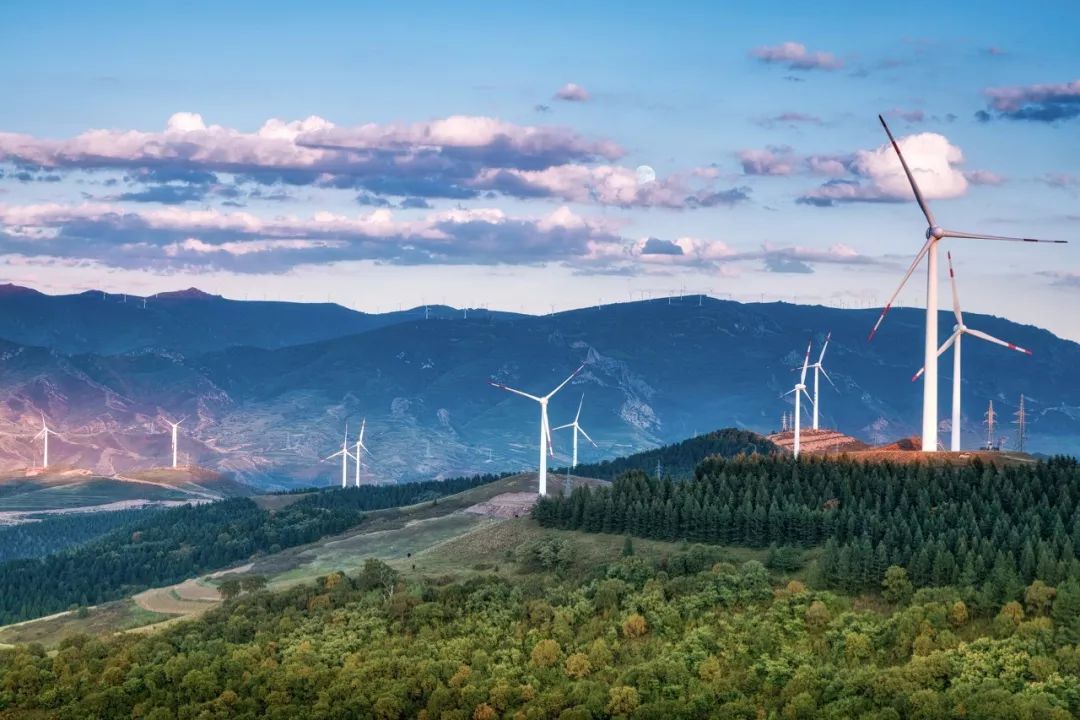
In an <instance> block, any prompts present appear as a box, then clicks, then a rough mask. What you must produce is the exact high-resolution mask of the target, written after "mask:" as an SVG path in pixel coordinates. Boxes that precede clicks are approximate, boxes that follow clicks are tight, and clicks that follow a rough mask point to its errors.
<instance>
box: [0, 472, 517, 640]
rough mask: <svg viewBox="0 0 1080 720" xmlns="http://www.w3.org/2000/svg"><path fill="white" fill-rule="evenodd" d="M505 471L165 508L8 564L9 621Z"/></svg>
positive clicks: (299, 537)
mask: <svg viewBox="0 0 1080 720" xmlns="http://www.w3.org/2000/svg"><path fill="white" fill-rule="evenodd" d="M497 479H498V476H494V475H477V476H474V477H471V478H458V479H454V480H448V481H432V482H427V483H414V484H411V485H401V486H390V487H375V486H365V487H359V488H349V489H346V490H330V491H323V492H319V493H313V494H310V495H305V496H303V497H302V498H301V499H299V500H297V501H296V502H294V503H292V504H290V505H287V506H285V507H282V508H280V509H278V510H275V511H268V510H264V509H262V508H261V507H259V505H258V504H257V503H256V502H255V501H253V500H251V499H249V498H231V499H228V500H223V501H221V502H216V503H207V504H203V505H195V506H190V505H187V506H183V507H180V508H174V509H170V510H162V511H159V512H156V513H154V514H152V515H150V516H149V517H146V518H145V519H143V520H141V521H139V522H136V523H133V524H130V525H128V526H126V527H124V528H123V529H122V530H118V531H115V532H113V533H110V534H109V535H106V536H105V537H103V538H101V539H99V540H97V541H94V542H91V543H88V544H86V545H82V546H81V547H77V548H75V549H71V550H67V551H65V552H60V553H57V554H53V555H50V556H48V557H45V558H43V559H30V560H13V561H9V562H5V563H2V564H0V587H2V588H3V592H2V593H0V622H5V623H6V622H15V621H19V620H25V619H28V618H33V617H40V616H42V615H48V614H50V613H54V612H58V611H61V610H66V609H68V608H69V607H71V606H72V605H84V606H85V605H92V604H97V603H100V602H104V601H107V600H115V599H117V598H120V597H124V596H126V595H130V594H132V593H133V592H137V591H138V590H142V589H144V588H147V587H153V586H156V585H168V584H171V583H176V582H179V581H181V580H184V579H186V578H189V577H192V576H194V575H199V574H202V573H205V572H208V571H210V570H216V569H219V568H222V567H225V566H227V565H229V564H232V563H236V562H238V561H242V560H246V559H249V558H251V557H253V556H254V555H256V554H259V553H276V552H279V551H281V550H282V549H284V548H290V547H295V546H297V545H303V544H305V543H310V542H313V541H315V540H318V539H319V538H322V537H325V536H327V535H334V534H336V533H340V532H342V531H344V530H346V529H348V528H351V527H354V526H356V525H358V524H359V523H360V522H361V521H362V520H363V517H364V515H363V513H364V512H366V511H369V510H378V509H381V508H389V507H395V506H399V505H408V504H412V503H416V502H423V501H426V500H431V499H434V498H437V497H440V496H442V495H448V494H452V493H457V492H460V491H462V490H465V489H467V488H469V487H475V486H477V485H482V484H485V483H489V482H493V481H495V480H497Z"/></svg>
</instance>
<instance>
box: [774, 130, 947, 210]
mask: <svg viewBox="0 0 1080 720" xmlns="http://www.w3.org/2000/svg"><path fill="white" fill-rule="evenodd" d="M897 143H898V144H899V145H900V149H901V150H902V151H903V153H904V157H905V158H907V162H908V165H909V166H910V167H911V171H912V173H913V174H914V175H915V180H916V182H918V183H919V187H920V189H921V190H922V192H923V195H924V196H925V197H926V198H928V199H931V200H933V199H944V198H955V197H960V196H962V195H964V194H965V193H966V192H967V189H968V185H969V181H968V178H967V177H965V174H964V172H963V171H962V170H961V169H960V167H959V166H960V165H962V164H963V162H964V155H963V153H962V152H961V150H960V148H958V147H956V146H955V145H953V144H952V143H950V142H949V140H948V138H946V137H945V136H944V135H939V134H937V133H919V134H916V135H908V136H906V137H903V138H900V139H899V140H898V141H897ZM845 167H846V169H847V170H848V172H849V173H850V175H851V176H850V177H837V178H834V179H832V180H829V181H828V182H826V183H824V184H823V185H821V186H819V187H817V188H814V189H813V190H810V191H808V192H806V193H804V194H803V195H802V196H800V197H799V198H798V199H797V200H796V202H798V203H800V204H804V205H813V206H817V207H829V206H832V205H835V204H837V203H848V202H899V201H906V200H910V199H911V198H912V193H911V186H910V185H909V184H908V181H907V178H906V176H905V175H904V170H903V167H902V166H901V165H900V160H899V159H898V158H897V157H896V153H895V151H894V150H893V148H892V146H891V145H881V146H880V147H878V148H877V149H875V150H859V151H857V152H856V153H855V154H854V155H853V156H852V157H851V159H850V160H849V161H848V162H847V164H846V165H845Z"/></svg>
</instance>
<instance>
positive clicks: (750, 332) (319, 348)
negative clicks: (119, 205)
mask: <svg viewBox="0 0 1080 720" xmlns="http://www.w3.org/2000/svg"><path fill="white" fill-rule="evenodd" d="M877 313H878V311H877V310H873V309H865V310H851V309H837V308H828V307H821V306H805V305H792V304H787V303H748V304H743V303H738V302H733V301H725V300H717V299H713V298H707V297H706V298H699V297H698V296H693V297H692V298H691V297H687V298H667V299H662V300H650V301H642V302H630V303H620V304H613V305H602V306H598V307H591V308H586V309H580V310H573V311H569V312H562V313H556V314H552V315H545V316H529V315H519V314H512V313H492V312H487V311H469V312H468V317H467V319H466V317H465V315H466V313H465V312H464V311H461V310H456V309H453V308H445V307H439V308H430V309H429V310H428V312H427V313H425V310H424V308H423V307H421V308H414V309H411V310H403V311H398V312H393V313H385V314H364V313H358V312H355V311H352V310H349V309H347V308H344V307H341V306H337V305H329V304H304V303H288V302H262V301H236V300H226V299H224V298H220V297H217V296H211V295H207V294H205V293H201V292H199V291H196V290H188V291H183V292H180V293H164V294H161V295H158V296H155V297H152V298H147V302H146V307H145V308H143V303H142V299H141V298H138V299H136V298H133V297H132V296H127V297H126V298H125V297H124V296H118V295H108V294H106V295H104V299H103V295H102V293H100V292H96V291H92V292H86V293H81V294H78V295H68V296H48V295H43V294H41V293H37V292H36V291H33V290H29V289H25V288H18V287H15V286H5V287H4V288H3V290H2V291H0V338H3V339H2V340H0V469H6V470H13V469H16V468H20V467H25V466H28V465H33V464H35V463H40V459H39V458H40V443H39V442H33V441H32V440H31V438H32V437H33V435H34V434H35V433H36V432H37V431H38V429H39V428H40V424H41V419H40V415H41V414H42V413H43V414H44V415H45V416H46V417H47V418H48V420H49V422H50V425H51V427H52V428H53V429H54V430H56V431H57V432H58V433H59V436H57V437H54V438H52V439H51V440H50V460H51V461H52V463H53V464H60V465H66V466H73V467H80V468H84V469H89V470H93V471H94V472H97V473H118V472H126V471H129V470H132V469H137V468H145V467H149V466H155V465H157V466H160V465H162V464H164V463H165V461H166V460H167V459H168V458H169V453H170V449H169V448H170V438H169V434H168V433H167V432H166V429H167V428H166V426H165V425H164V423H163V420H164V419H165V418H166V417H169V418H173V419H175V418H181V417H186V418H187V419H186V420H185V421H184V423H183V425H182V426H181V433H182V434H181V437H180V453H181V461H182V462H184V461H186V462H190V463H192V464H198V465H201V466H205V467H208V468H212V469H214V470H218V471H223V472H232V473H234V474H235V475H236V476H237V477H238V479H240V480H243V481H245V482H248V483H251V484H255V485H259V486H263V487H288V486H293V485H300V484H310V483H313V482H314V483H325V484H331V483H335V482H339V480H340V466H339V465H335V464H333V463H326V462H323V461H322V459H323V458H324V457H326V456H327V455H329V454H330V453H332V452H334V451H335V450H336V449H338V448H340V446H341V442H342V436H343V433H344V431H345V426H346V423H348V424H349V433H350V437H355V432H356V430H357V428H358V426H359V424H360V422H361V420H363V419H366V427H367V429H366V434H365V444H366V445H367V446H368V447H369V448H370V449H371V455H370V457H369V458H367V460H366V463H367V465H366V467H365V468H363V473H364V479H365V480H366V481H371V480H372V479H374V480H377V481H380V482H400V481H408V480H414V479H422V478H432V477H450V476H457V475H462V474H466V473H473V472H486V471H491V470H511V469H513V470H516V469H524V468H531V467H535V463H536V452H537V450H536V439H535V436H536V429H537V422H538V415H539V413H538V410H537V407H536V405H535V404H534V403H532V402H530V401H529V400H527V399H525V398H521V397H518V396H514V395H511V394H509V393H506V392H504V391H500V390H498V389H495V388H492V387H490V386H489V385H488V381H490V380H494V381H497V382H501V383H505V384H507V385H510V386H512V387H515V388H520V389H522V390H524V391H526V392H530V393H534V394H540V393H546V392H548V391H550V390H551V389H552V388H554V387H555V386H556V385H557V384H558V383H559V382H561V381H562V380H563V379H564V378H565V377H566V376H567V375H569V374H570V373H571V372H572V371H573V370H574V369H575V368H576V367H577V366H578V365H579V364H581V363H585V368H584V369H583V370H582V372H581V373H580V374H579V375H578V376H577V377H576V378H575V379H574V380H573V381H572V383H571V384H570V385H568V386H567V387H566V388H565V389H564V390H563V391H562V392H560V393H559V394H558V395H556V396H555V398H554V399H553V400H552V402H551V420H552V425H557V424H563V423H565V422H569V421H570V420H571V419H572V417H573V414H574V411H575V410H576V408H577V404H578V402H579V400H580V399H581V397H582V395H583V394H584V409H583V411H582V415H581V424H582V426H583V427H584V428H585V429H586V430H587V431H588V432H589V434H590V435H591V436H592V437H593V438H594V439H596V441H597V443H598V445H599V448H593V447H592V446H591V445H589V444H588V443H585V442H583V445H582V451H581V456H582V460H583V462H595V461H598V460H602V459H604V458H608V457H616V456H622V455H627V454H629V453H631V452H634V451H638V450H643V449H647V448H651V447H656V446H657V445H661V444H664V443H668V442H672V441H675V440H680V439H683V438H686V437H690V436H694V435H696V434H698V433H699V432H706V431H709V430H712V429H713V428H717V427H728V426H734V427H741V428H745V429H748V430H753V431H756V432H762V433H767V432H770V431H774V430H776V429H777V428H778V427H779V425H780V416H781V413H782V412H784V411H785V410H788V411H790V410H791V409H792V406H791V404H790V402H789V400H790V397H788V398H782V397H781V395H782V394H783V393H784V392H786V391H787V390H789V389H790V388H791V387H792V385H794V383H795V381H796V375H797V372H796V368H797V367H798V366H800V365H801V362H802V358H803V354H804V353H805V350H806V343H807V342H808V340H811V339H813V341H814V350H813V353H814V356H815V357H816V354H817V352H818V348H819V347H820V342H821V341H822V340H823V338H824V336H825V334H826V333H827V332H830V331H831V332H832V342H831V344H830V345H829V350H828V354H827V356H826V358H825V367H826V368H827V369H828V371H829V374H830V376H831V377H832V380H833V381H834V382H835V388H834V387H833V386H832V385H830V384H829V383H827V382H825V381H824V380H822V383H823V387H822V390H821V398H822V399H821V405H822V407H821V412H822V422H823V425H824V426H826V427H835V428H838V429H840V430H842V431H843V432H845V433H847V434H849V435H852V436H854V437H857V438H859V439H862V440H864V441H866V442H870V443H883V442H890V441H894V440H896V439H898V438H901V437H904V436H907V435H911V434H913V433H915V432H916V431H917V430H918V426H919V417H920V411H921V399H922V393H921V391H920V388H919V386H918V383H912V382H911V376H912V374H913V372H914V371H915V370H916V369H918V367H919V365H920V364H921V354H922V353H921V335H922V321H923V312H922V311H921V310H917V309H910V308H896V309H894V310H893V312H892V313H891V314H890V316H889V318H888V320H887V321H886V323H885V324H884V326H883V328H882V331H881V332H880V333H879V335H878V336H877V337H876V338H875V339H874V341H873V342H872V343H868V342H867V340H866V335H867V331H868V329H869V328H870V327H871V326H872V324H873V322H874V320H875V319H876V316H877ZM425 315H426V316H427V319H425ZM969 323H970V324H971V326H973V327H978V328H980V329H982V330H984V331H986V332H989V333H991V334H993V335H996V336H998V337H1002V338H1005V339H1007V340H1009V341H1012V342H1015V343H1016V344H1018V345H1022V346H1024V347H1026V348H1030V349H1031V350H1032V351H1033V355H1032V356H1030V357H1028V356H1025V355H1022V354H1019V353H1015V352H1009V351H1007V350H1004V349H1002V348H999V347H995V346H991V345H988V344H986V343H981V342H971V343H968V344H967V346H966V347H965V353H964V363H965V368H964V393H965V399H964V416H963V419H964V427H963V437H964V442H965V445H966V446H969V447H971V446H976V445H979V444H981V443H982V442H984V441H985V434H986V433H985V428H984V427H983V424H982V421H983V415H984V413H985V412H986V409H987V405H988V403H989V401H991V400H992V401H993V402H994V407H995V410H996V412H997V413H998V419H999V423H1000V425H999V429H998V432H997V433H995V434H996V435H999V436H1009V438H1010V442H1009V447H1010V448H1013V449H1015V447H1016V442H1015V440H1014V439H1013V438H1012V435H1013V427H1012V426H1011V425H1009V424H1008V422H1009V421H1011V419H1012V413H1013V412H1014V411H1015V409H1016V407H1017V405H1018V402H1019V397H1020V394H1021V393H1023V394H1024V395H1025V398H1026V400H1025V403H1026V408H1027V414H1028V439H1027V446H1026V449H1028V450H1030V451H1036V452H1044V453H1080V385H1078V384H1077V383H1076V381H1075V376H1074V375H1073V371H1074V369H1075V368H1076V367H1080V345H1078V344H1077V343H1074V342H1072V341H1068V340H1063V339H1061V338H1058V337H1056V336H1054V335H1052V334H1051V333H1049V332H1048V331H1046V330H1042V329H1039V328H1036V327H1032V326H1025V325H1019V324H1016V323H1013V322H1010V321H1008V320H1005V319H1002V318H997V317H993V316H982V315H977V314H974V313H969ZM941 325H942V327H943V330H942V332H943V334H944V333H945V332H947V330H946V329H945V328H948V327H949V322H948V319H947V318H946V317H945V316H944V315H943V316H942V321H941ZM940 375H941V397H942V403H941V406H940V416H941V417H942V419H943V425H942V427H943V430H944V429H945V428H947V418H948V415H949V406H948V402H949V400H948V398H949V396H950V395H949V387H950V383H951V364H950V363H948V362H942V365H941V373H940ZM806 405H807V404H806V403H804V407H806ZM570 439H571V438H570V436H569V434H568V433H567V432H566V431H563V432H559V433H556V434H555V439H554V441H555V448H556V451H557V453H558V454H559V456H560V458H561V459H559V458H557V459H556V461H555V464H564V463H565V457H566V456H567V455H568V451H569V447H570ZM351 474H352V470H351V469H350V478H351Z"/></svg>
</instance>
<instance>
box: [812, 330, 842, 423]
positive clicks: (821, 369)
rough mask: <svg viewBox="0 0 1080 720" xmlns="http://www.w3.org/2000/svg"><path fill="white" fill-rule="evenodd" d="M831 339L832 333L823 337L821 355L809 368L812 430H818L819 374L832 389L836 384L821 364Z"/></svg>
mask: <svg viewBox="0 0 1080 720" xmlns="http://www.w3.org/2000/svg"><path fill="white" fill-rule="evenodd" d="M831 338H832V333H831V332H830V333H829V334H828V335H826V336H825V344H824V345H822V346H821V354H820V355H818V359H817V362H816V363H814V364H813V365H811V366H810V367H812V368H814V429H815V430H817V429H818V375H819V374H821V375H824V376H825V379H826V380H828V381H829V383H830V384H831V385H832V386H833V387H836V384H835V383H833V381H832V378H831V377H829V373H827V372H825V366H824V365H822V364H821V363H822V361H824V360H825V350H827V349H828V347H829V340H830V339H831Z"/></svg>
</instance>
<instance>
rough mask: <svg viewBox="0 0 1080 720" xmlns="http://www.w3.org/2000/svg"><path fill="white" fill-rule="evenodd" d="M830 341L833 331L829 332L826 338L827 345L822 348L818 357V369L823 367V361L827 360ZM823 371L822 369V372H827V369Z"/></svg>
mask: <svg viewBox="0 0 1080 720" xmlns="http://www.w3.org/2000/svg"><path fill="white" fill-rule="evenodd" d="M830 339H832V332H831V331H830V332H829V334H828V335H826V336H825V344H824V345H822V346H821V354H820V355H818V359H817V365H818V367H821V361H822V360H824V359H825V350H826V348H828V347H829V340H830ZM821 369H822V371H824V370H825V368H821Z"/></svg>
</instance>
